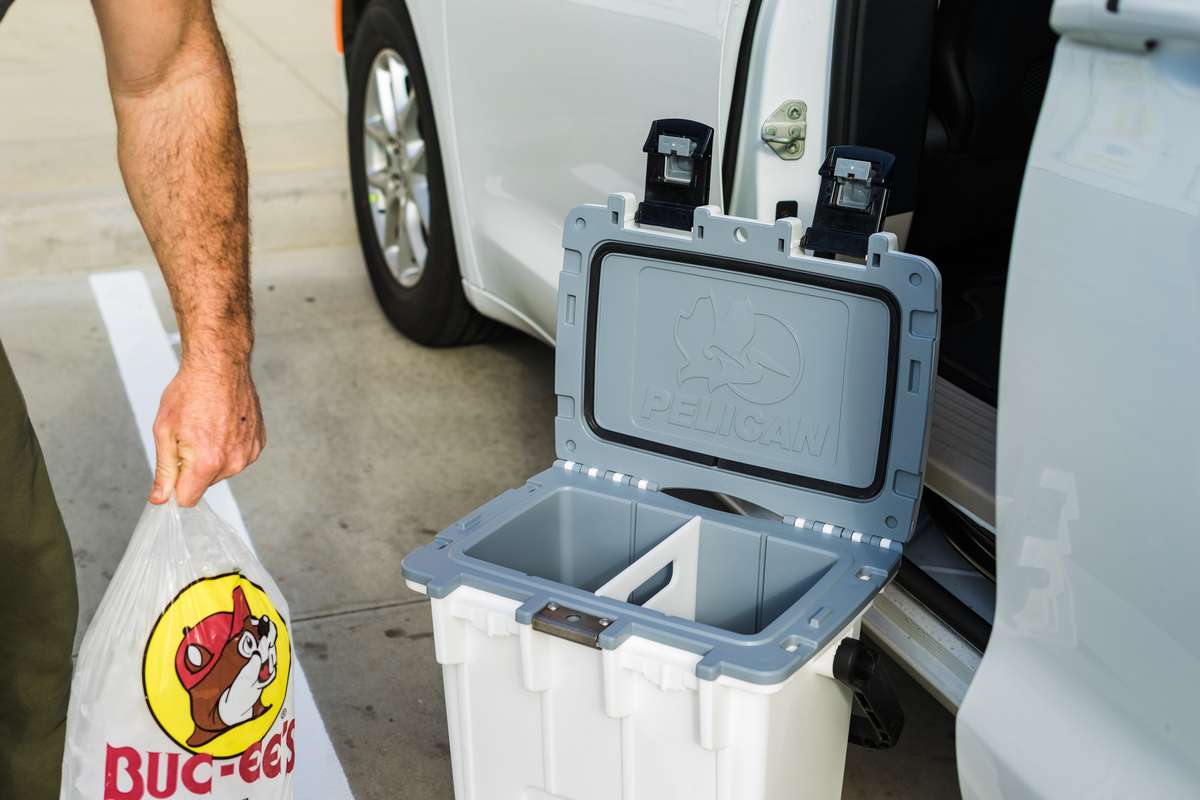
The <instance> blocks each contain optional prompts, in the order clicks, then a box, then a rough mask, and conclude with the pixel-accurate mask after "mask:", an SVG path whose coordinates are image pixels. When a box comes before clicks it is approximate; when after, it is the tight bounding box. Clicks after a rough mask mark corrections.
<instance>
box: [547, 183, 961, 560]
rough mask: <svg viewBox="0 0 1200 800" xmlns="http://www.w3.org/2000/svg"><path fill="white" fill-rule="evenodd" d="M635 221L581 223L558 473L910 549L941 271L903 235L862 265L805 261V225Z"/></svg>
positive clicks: (709, 215)
mask: <svg viewBox="0 0 1200 800" xmlns="http://www.w3.org/2000/svg"><path fill="white" fill-rule="evenodd" d="M635 208H636V202H635V200H634V197H633V196H632V195H629V194H616V195H613V196H612V197H610V198H609V201H608V205H607V206H597V205H586V206H580V207H578V208H576V209H575V210H573V211H572V212H571V214H570V215H569V216H568V217H567V220H566V225H565V228H564V231H565V232H564V234H563V245H564V248H565V254H564V261H563V272H562V276H561V279H560V284H559V303H558V311H559V322H558V344H557V357H556V359H557V360H556V367H555V391H556V393H557V395H558V414H557V417H556V419H555V442H556V450H557V454H558V457H559V458H562V459H565V460H571V461H575V462H578V463H580V464H583V465H586V466H588V467H593V466H594V467H598V468H599V469H600V470H603V471H605V472H607V473H609V474H610V476H611V475H612V474H614V473H616V474H619V475H620V476H635V477H636V478H639V479H642V478H644V479H646V480H647V481H649V482H650V483H652V484H655V485H657V486H659V487H662V488H672V487H674V488H691V489H705V490H709V491H717V492H723V493H726V494H730V495H733V496H735V497H740V498H744V499H746V500H749V501H751V502H753V503H757V504H758V505H761V506H763V507H765V508H768V509H770V510H772V511H774V512H775V513H777V514H780V515H781V516H785V517H796V518H799V519H800V520H802V521H803V522H802V524H803V525H805V526H807V527H811V526H812V524H813V522H820V523H829V524H831V525H833V526H836V527H837V528H841V529H844V531H846V535H852V533H853V532H860V533H862V534H863V535H865V536H878V537H881V538H889V539H894V540H901V541H903V540H906V539H907V538H908V536H909V534H910V532H911V530H912V527H913V524H914V522H915V517H916V508H917V502H918V499H919V497H920V493H921V487H922V484H923V472H924V466H925V447H926V442H927V440H928V429H929V408H930V400H931V392H932V386H933V375H934V373H935V371H936V357H937V348H936V342H937V336H938V330H939V326H940V319H939V308H940V282H941V279H940V276H939V274H938V271H937V269H936V268H935V267H934V266H933V264H932V263H930V262H929V261H928V260H927V259H924V258H922V257H920V256H915V255H911V254H908V253H902V252H897V251H896V250H894V249H893V248H894V247H895V241H896V240H895V237H894V236H892V235H891V234H884V233H879V234H875V235H874V236H872V237H871V239H870V247H869V250H868V253H867V257H866V264H865V265H861V264H854V263H848V262H841V261H833V260H829V259H824V258H815V257H812V256H807V255H805V254H804V252H803V251H802V250H801V249H800V240H801V236H802V234H803V232H804V230H803V226H802V224H801V223H800V222H799V221H798V220H795V219H788V220H780V221H778V222H775V223H774V224H765V223H760V222H756V221H753V220H747V219H740V218H737V217H727V216H724V215H722V214H720V213H719V211H718V210H717V209H716V208H715V207H712V206H705V207H702V208H697V209H696V210H695V215H694V220H693V226H692V230H691V231H690V232H672V231H666V230H663V229H656V228H645V227H640V226H638V225H637V224H636V223H635V222H634V221H633V213H634V209H635Z"/></svg>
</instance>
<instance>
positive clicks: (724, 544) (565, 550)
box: [466, 487, 837, 634]
mask: <svg viewBox="0 0 1200 800" xmlns="http://www.w3.org/2000/svg"><path fill="white" fill-rule="evenodd" d="M694 510H695V511H697V512H702V513H701V514H700V516H701V517H702V521H701V523H700V538H699V561H698V567H697V576H696V587H697V588H696V605H695V608H696V612H695V621H696V622H699V623H702V624H705V625H711V626H714V627H717V628H721V629H723V630H727V631H730V632H733V633H738V634H754V633H758V632H759V631H761V630H763V629H764V628H766V627H767V626H768V625H770V624H771V623H772V622H773V621H774V620H775V619H776V618H777V617H779V615H780V614H782V613H783V612H784V611H786V610H787V609H788V608H789V607H790V606H791V605H793V604H794V603H795V602H796V601H798V600H800V599H801V598H802V597H804V595H805V594H806V593H807V592H808V591H809V590H811V589H812V588H813V587H814V586H815V585H816V584H817V582H818V581H819V580H820V579H821V577H822V576H824V575H825V573H827V572H828V571H829V569H830V568H831V567H832V566H833V565H834V563H835V562H836V561H837V558H836V556H835V555H834V554H832V553H830V552H827V551H825V550H822V549H820V548H817V547H812V546H808V545H805V544H801V543H799V542H796V541H793V540H790V539H787V538H784V537H783V536H774V535H770V534H766V533H762V532H760V531H757V530H748V529H746V528H743V527H740V526H739V525H738V524H737V521H738V518H737V517H736V516H734V515H730V514H723V513H721V512H711V511H708V510H705V509H699V508H696V509H694ZM692 516H693V515H692V514H690V513H688V512H686V511H682V510H679V509H678V508H671V507H667V506H666V504H663V505H659V504H657V503H655V501H654V500H653V499H649V498H648V499H646V500H631V499H627V498H624V497H617V496H613V495H609V494H604V493H601V492H597V491H593V490H590V489H583V488H577V487H562V488H559V489H556V490H554V491H553V492H551V493H549V494H547V495H546V496H544V497H542V498H541V499H540V500H538V501H537V502H535V503H534V504H533V505H531V506H529V507H528V508H527V509H525V510H523V511H522V512H520V513H518V514H517V515H516V516H515V517H513V518H512V519H510V520H508V521H507V522H505V523H503V524H501V525H500V526H498V527H497V528H496V529H495V530H494V531H491V532H490V533H486V534H483V535H482V536H481V537H480V539H479V541H478V542H476V543H475V544H473V545H472V546H471V547H470V548H468V549H467V551H466V555H468V556H470V557H471V558H476V559H480V560H482V561H487V562H489V563H492V564H496V565H498V566H501V567H506V568H508V569H512V570H516V571H518V572H521V573H524V574H526V575H530V576H534V577H538V578H544V579H546V580H551V581H555V582H558V583H562V584H566V585H568V586H572V587H575V588H577V589H583V590H585V591H589V592H595V591H596V590H597V589H599V588H600V587H601V586H603V585H604V584H605V583H606V582H608V581H609V580H610V579H611V578H613V577H614V576H616V575H617V574H618V573H619V572H621V571H622V570H624V569H625V568H626V567H628V566H630V565H631V564H632V563H633V562H634V561H635V560H636V559H638V558H640V557H642V556H643V555H645V554H646V553H647V552H648V551H649V550H650V549H651V548H653V547H654V546H655V545H657V544H658V543H659V542H661V541H662V540H663V539H665V538H666V537H667V536H669V535H671V534H672V533H674V532H675V531H677V530H679V529H680V527H681V526H683V525H684V523H686V522H688V520H690V519H691V518H692ZM672 569H673V565H667V566H666V567H665V568H663V569H662V570H660V571H659V572H658V573H656V574H655V575H654V576H653V577H652V578H650V579H649V580H647V581H646V582H645V583H644V584H643V585H642V586H641V587H639V588H638V590H637V591H635V592H634V593H633V594H632V595H631V596H630V602H632V603H635V604H638V605H641V604H642V603H645V602H646V601H647V600H649V599H650V598H651V597H653V596H654V595H655V593H657V592H658V591H659V590H660V589H661V588H663V587H664V586H665V585H666V584H667V582H668V581H669V580H670V578H671V570H672Z"/></svg>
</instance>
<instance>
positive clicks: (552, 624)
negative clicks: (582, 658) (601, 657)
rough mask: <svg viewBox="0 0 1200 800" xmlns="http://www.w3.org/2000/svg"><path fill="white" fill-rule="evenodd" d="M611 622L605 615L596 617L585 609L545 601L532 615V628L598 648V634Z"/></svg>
mask: <svg viewBox="0 0 1200 800" xmlns="http://www.w3.org/2000/svg"><path fill="white" fill-rule="evenodd" d="M611 624H612V620H611V619H608V618H607V617H597V616H594V615H592V614H589V613H587V612H586V611H576V610H575V609H573V608H567V607H566V606H562V605H559V604H558V603H547V604H546V605H545V606H544V607H543V608H542V610H541V611H539V612H537V613H536V614H534V615H533V629H534V630H535V631H541V632H542V633H548V634H550V635H551V636H557V637H558V638H560V639H566V640H567V641H569V642H575V643H576V644H582V645H585V646H587V647H594V648H596V649H597V650H599V649H600V634H601V633H603V632H604V629H605V628H607V627H608V626H609V625H611Z"/></svg>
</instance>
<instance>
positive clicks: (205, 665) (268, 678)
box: [142, 573, 292, 759]
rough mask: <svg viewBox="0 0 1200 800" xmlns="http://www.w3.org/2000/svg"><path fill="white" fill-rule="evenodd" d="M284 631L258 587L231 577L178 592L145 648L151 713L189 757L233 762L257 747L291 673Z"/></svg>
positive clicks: (204, 581) (279, 704) (279, 706)
mask: <svg viewBox="0 0 1200 800" xmlns="http://www.w3.org/2000/svg"><path fill="white" fill-rule="evenodd" d="M291 660H292V647H291V642H290V639H289V636H288V629H287V624H286V622H285V620H284V619H283V617H282V616H281V615H280V614H279V612H278V611H276V610H275V607H274V605H273V604H272V603H271V600H270V598H269V597H267V593H266V592H264V591H263V589H262V587H260V586H258V585H257V584H255V583H253V582H251V581H249V580H247V579H246V578H245V577H244V576H242V575H240V574H237V573H231V574H227V575H219V576H217V577H213V578H202V579H201V580H198V581H196V582H195V583H192V584H191V585H189V586H188V587H187V588H185V589H184V590H183V591H182V592H180V593H179V594H178V595H177V596H176V597H175V599H174V600H172V601H171V603H170V605H168V606H167V608H166V610H165V611H163V614H162V616H161V617H159V620H158V622H157V623H156V624H155V626H154V630H153V632H152V633H151V634H150V639H149V640H148V641H147V643H146V653H145V657H144V659H143V664H142V680H143V683H144V686H145V690H146V702H147V703H148V704H149V706H150V713H151V714H153V715H154V719H155V721H157V722H158V725H159V727H161V728H162V730H163V732H164V733H166V734H167V736H169V737H171V739H172V740H174V741H175V743H176V744H178V745H179V746H180V747H183V748H185V749H187V750H190V751H191V752H193V753H199V754H206V755H209V756H212V757H213V758H217V759H224V758H234V757H236V756H239V755H241V754H242V753H243V752H245V751H246V750H247V749H248V748H251V747H252V746H254V745H256V744H258V743H259V742H261V740H262V739H263V737H264V736H265V735H266V734H267V732H268V731H269V730H270V729H271V726H272V725H273V724H274V723H275V720H276V719H277V718H278V717H279V714H280V711H281V710H282V709H283V705H284V698H285V696H286V694H287V686H288V679H289V677H290V673H291Z"/></svg>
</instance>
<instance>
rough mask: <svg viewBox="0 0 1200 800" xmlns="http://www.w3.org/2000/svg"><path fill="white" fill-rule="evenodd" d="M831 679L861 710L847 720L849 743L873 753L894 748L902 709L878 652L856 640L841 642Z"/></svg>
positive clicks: (898, 732)
mask: <svg viewBox="0 0 1200 800" xmlns="http://www.w3.org/2000/svg"><path fill="white" fill-rule="evenodd" d="M833 677H835V678H837V679H838V680H839V681H841V682H842V683H844V684H846V685H847V686H849V687H850V689H851V691H853V692H854V699H855V700H857V701H858V707H859V709H861V711H862V714H854V715H853V716H851V717H850V736H849V739H850V743H851V744H856V745H859V746H860V747H869V748H871V749H873V750H887V749H888V748H890V747H895V746H896V743H897V742H898V741H900V731H901V730H903V729H904V710H903V709H901V708H900V701H899V699H897V697H896V689H895V687H893V686H892V682H891V680H890V679H889V678H888V675H887V671H886V670H885V669H884V668H883V664H882V663H881V660H880V657H879V653H877V652H875V650H874V649H872V648H870V647H868V646H867V645H865V644H863V643H862V642H860V641H859V640H858V639H843V640H842V643H841V644H839V645H838V649H837V652H836V653H834V655H833Z"/></svg>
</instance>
